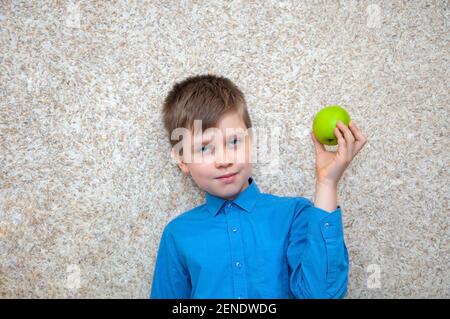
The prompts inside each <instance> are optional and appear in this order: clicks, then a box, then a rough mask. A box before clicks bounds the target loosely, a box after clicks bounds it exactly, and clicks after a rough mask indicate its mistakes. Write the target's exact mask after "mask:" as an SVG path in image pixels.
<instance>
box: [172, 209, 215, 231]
mask: <svg viewBox="0 0 450 319" xmlns="http://www.w3.org/2000/svg"><path fill="white" fill-rule="evenodd" d="M206 209H207V208H206V203H204V204H201V205H199V206H196V207H194V208H191V209H189V210H187V211H185V212H183V213H181V214H179V215H178V216H175V217H174V218H172V219H171V220H170V221H169V222H168V223H167V225H166V230H167V231H174V230H176V229H177V228H180V227H183V226H185V225H186V224H187V223H189V222H192V221H198V220H201V219H205V217H207V216H206V215H205V212H206Z"/></svg>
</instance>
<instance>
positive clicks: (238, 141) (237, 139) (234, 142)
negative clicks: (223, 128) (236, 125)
mask: <svg viewBox="0 0 450 319" xmlns="http://www.w3.org/2000/svg"><path fill="white" fill-rule="evenodd" d="M240 142H241V140H240V139H239V138H237V137H235V138H234V139H232V140H231V141H230V143H231V145H233V146H234V145H237V144H239V143H240Z"/></svg>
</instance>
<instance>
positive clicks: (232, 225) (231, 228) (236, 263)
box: [226, 203, 247, 298]
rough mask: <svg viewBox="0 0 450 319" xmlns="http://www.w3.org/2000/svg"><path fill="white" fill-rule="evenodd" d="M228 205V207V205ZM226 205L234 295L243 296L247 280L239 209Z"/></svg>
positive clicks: (245, 291)
mask: <svg viewBox="0 0 450 319" xmlns="http://www.w3.org/2000/svg"><path fill="white" fill-rule="evenodd" d="M229 206H230V207H229ZM226 207H227V214H226V216H227V223H228V235H229V236H228V237H229V242H230V249H231V260H230V263H231V268H232V274H233V285H234V293H235V297H237V298H238V297H241V298H243V297H245V296H246V295H247V281H246V277H245V265H244V264H243V261H244V247H243V245H242V237H241V236H242V235H241V232H240V231H239V229H240V226H241V225H240V218H239V211H238V210H237V209H235V207H234V206H232V204H231V203H230V205H228V204H227V205H226Z"/></svg>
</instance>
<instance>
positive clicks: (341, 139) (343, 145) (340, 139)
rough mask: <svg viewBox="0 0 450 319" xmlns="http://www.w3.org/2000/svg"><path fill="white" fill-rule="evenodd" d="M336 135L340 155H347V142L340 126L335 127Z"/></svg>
mask: <svg viewBox="0 0 450 319" xmlns="http://www.w3.org/2000/svg"><path fill="white" fill-rule="evenodd" d="M334 135H336V137H337V141H338V145H339V148H338V155H339V156H344V157H347V143H346V141H345V139H344V136H343V135H342V133H341V131H339V128H337V127H335V128H334Z"/></svg>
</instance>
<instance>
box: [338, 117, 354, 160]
mask: <svg viewBox="0 0 450 319" xmlns="http://www.w3.org/2000/svg"><path fill="white" fill-rule="evenodd" d="M337 127H338V128H339V129H340V130H341V131H342V132H343V135H344V137H345V141H346V143H347V156H348V157H349V158H352V157H353V149H354V146H355V137H354V136H353V134H352V132H351V131H350V130H349V128H348V127H347V126H346V125H345V124H344V123H342V122H341V121H338V123H337Z"/></svg>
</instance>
